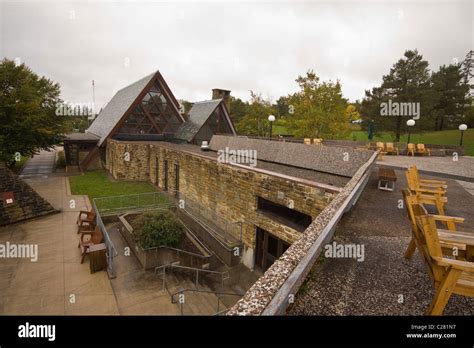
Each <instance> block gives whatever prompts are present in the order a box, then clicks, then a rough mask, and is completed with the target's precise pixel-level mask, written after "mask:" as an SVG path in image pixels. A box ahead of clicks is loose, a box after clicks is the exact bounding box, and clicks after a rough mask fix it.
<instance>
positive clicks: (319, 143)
mask: <svg viewBox="0 0 474 348" xmlns="http://www.w3.org/2000/svg"><path fill="white" fill-rule="evenodd" d="M313 144H314V145H322V144H323V139H321V138H314V139H313Z"/></svg>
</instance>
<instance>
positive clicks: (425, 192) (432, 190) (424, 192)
mask: <svg viewBox="0 0 474 348" xmlns="http://www.w3.org/2000/svg"><path fill="white" fill-rule="evenodd" d="M405 176H406V179H407V183H408V188H409V189H410V191H411V192H413V193H414V194H416V196H417V198H418V200H419V201H420V202H421V201H422V200H423V199H426V200H427V201H426V202H424V203H425V204H433V205H436V208H438V212H439V213H440V214H443V213H444V206H445V205H446V204H447V203H448V199H447V198H446V197H445V195H446V189H445V188H443V187H433V186H428V187H427V186H424V185H421V184H420V182H419V181H418V180H417V179H416V177H415V176H414V175H413V172H411V171H409V170H407V171H406V172H405ZM425 196H426V197H425ZM429 196H431V197H429ZM429 202H432V203H429Z"/></svg>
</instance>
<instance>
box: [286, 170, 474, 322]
mask: <svg viewBox="0 0 474 348" xmlns="http://www.w3.org/2000/svg"><path fill="white" fill-rule="evenodd" d="M396 174H397V178H398V181H397V187H396V190H395V191H394V192H386V191H378V190H377V178H376V172H374V173H373V174H372V177H371V179H370V181H369V183H368V184H367V187H366V189H365V191H364V193H363V194H362V196H361V198H360V200H359V202H358V203H357V205H356V206H355V207H354V208H353V210H352V211H350V212H349V213H347V214H346V215H345V216H344V217H343V219H342V220H341V222H340V224H339V226H338V228H337V230H336V235H335V238H334V241H336V242H337V243H341V244H346V243H349V244H352V243H355V244H361V245H364V248H365V259H364V261H363V262H358V261H357V260H355V259H336V258H327V259H324V260H323V261H322V262H321V263H320V264H318V265H316V266H315V267H314V268H313V270H312V272H311V274H310V275H309V276H308V278H307V280H306V282H305V284H303V286H302V287H301V289H300V291H299V293H298V295H297V296H296V300H295V303H294V305H293V306H292V307H291V308H289V310H288V314H290V315H423V314H424V312H425V310H426V308H427V307H428V306H429V304H430V302H431V299H432V298H433V295H434V289H433V285H432V283H431V280H430V278H429V275H428V273H427V271H426V269H425V265H424V264H423V262H422V259H421V257H420V256H419V255H418V253H417V252H416V253H415V255H414V257H413V258H412V260H410V261H406V260H405V259H404V257H403V254H404V252H405V249H406V246H407V245H408V241H409V239H410V224H409V220H408V218H407V217H406V213H405V210H404V208H403V209H398V207H397V204H398V200H399V199H402V195H401V192H400V189H401V188H404V187H406V181H405V178H404V173H403V172H402V171H396ZM427 178H428V177H427ZM446 181H447V182H448V201H449V203H448V206H447V212H446V214H447V215H455V216H461V217H464V218H466V222H465V223H464V226H463V227H461V228H460V229H463V230H471V231H473V230H474V212H473V209H472V206H473V203H474V197H473V196H472V195H471V194H470V193H468V192H467V191H466V190H465V189H464V188H463V187H462V186H460V185H459V184H458V183H457V182H456V181H454V180H446ZM428 209H429V207H428ZM429 210H430V209H429ZM431 211H432V210H431ZM432 212H434V211H432ZM444 314H445V315H474V298H467V297H463V296H458V295H453V296H451V299H450V301H449V303H448V305H447V306H446V309H445V311H444Z"/></svg>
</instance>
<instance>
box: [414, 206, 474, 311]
mask: <svg viewBox="0 0 474 348" xmlns="http://www.w3.org/2000/svg"><path fill="white" fill-rule="evenodd" d="M416 222H417V227H418V228H419V230H420V231H421V232H422V233H421V234H420V235H419V236H416V244H417V247H418V250H419V251H420V252H421V254H422V256H423V259H424V261H425V263H426V265H427V266H428V270H429V274H430V276H431V279H432V281H433V284H434V287H435V289H436V293H435V296H434V298H433V300H432V302H431V304H430V306H429V307H428V309H427V311H426V314H428V315H442V314H443V311H444V308H445V307H446V304H447V303H448V301H449V298H450V297H451V294H458V295H463V296H469V297H474V262H470V261H462V260H454V259H450V258H447V257H445V256H444V255H443V251H442V249H441V244H440V237H439V232H438V229H437V227H436V220H435V217H434V216H433V215H422V216H419V217H417V218H416Z"/></svg>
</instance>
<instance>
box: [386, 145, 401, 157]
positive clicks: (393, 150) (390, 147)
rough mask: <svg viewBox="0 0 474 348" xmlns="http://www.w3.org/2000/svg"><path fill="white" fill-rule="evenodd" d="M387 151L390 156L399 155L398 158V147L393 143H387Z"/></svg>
mask: <svg viewBox="0 0 474 348" xmlns="http://www.w3.org/2000/svg"><path fill="white" fill-rule="evenodd" d="M385 151H386V152H387V154H388V155H397V156H398V154H399V153H398V147H396V146H395V145H393V143H386V144H385Z"/></svg>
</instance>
